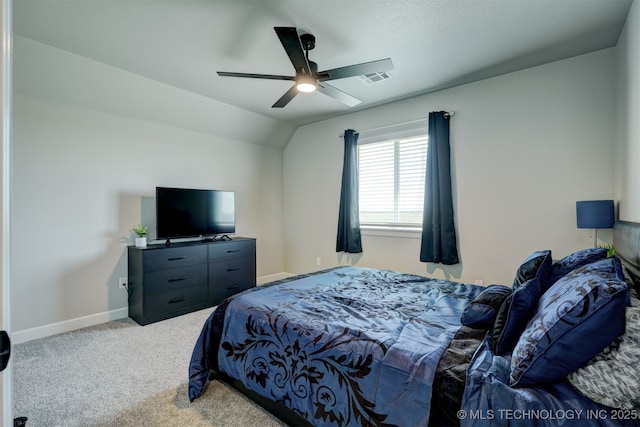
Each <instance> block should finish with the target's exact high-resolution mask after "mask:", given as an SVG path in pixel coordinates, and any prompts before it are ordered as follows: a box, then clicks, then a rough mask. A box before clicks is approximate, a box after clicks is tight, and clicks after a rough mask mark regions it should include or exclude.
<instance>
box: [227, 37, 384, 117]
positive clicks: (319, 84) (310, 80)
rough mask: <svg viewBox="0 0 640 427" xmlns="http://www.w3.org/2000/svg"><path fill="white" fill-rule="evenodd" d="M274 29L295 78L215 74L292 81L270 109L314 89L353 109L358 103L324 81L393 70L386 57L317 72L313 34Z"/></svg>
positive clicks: (282, 105) (229, 73)
mask: <svg viewBox="0 0 640 427" xmlns="http://www.w3.org/2000/svg"><path fill="white" fill-rule="evenodd" d="M274 30H275V32H276V34H277V35H278V38H279V39H280V43H282V47H283V48H284V50H285V52H286V53H287V56H289V59H290V60H291V64H292V65H293V68H294V69H295V72H296V75H295V76H280V75H273V74H253V73H234V72H227V71H218V75H219V76H222V77H243V78H252V79H268V80H291V81H294V85H293V86H292V87H291V89H289V90H288V91H287V92H285V94H284V95H282V97H281V98H280V99H279V100H277V101H276V102H275V104H273V105H272V108H283V107H284V106H286V105H287V104H288V103H289V102H290V101H291V100H292V99H293V98H294V97H295V96H296V95H297V94H298V93H299V92H305V93H311V92H315V91H316V90H317V91H318V92H321V93H323V94H325V95H327V96H330V97H331V98H334V99H336V100H338V101H340V102H342V103H343V104H345V105H347V106H349V107H353V106H355V105H357V104H359V103H360V102H361V101H360V100H359V99H357V98H355V97H353V96H351V95H349V94H347V93H345V92H343V91H341V90H339V89H338V88H336V87H334V86H331V85H330V84H328V83H326V81H327V80H337V79H344V78H347V77H356V76H362V75H365V74H371V73H383V72H385V71H390V70H393V63H392V62H391V59H390V58H386V59H381V60H378V61H371V62H365V63H362V64H355V65H347V66H346V67H340V68H333V69H331V70H325V71H318V65H317V64H316V63H315V62H313V61H309V51H310V50H312V49H313V48H314V47H315V46H316V38H315V37H314V36H313V35H312V34H302V35H298V30H297V29H296V28H295V27H274Z"/></svg>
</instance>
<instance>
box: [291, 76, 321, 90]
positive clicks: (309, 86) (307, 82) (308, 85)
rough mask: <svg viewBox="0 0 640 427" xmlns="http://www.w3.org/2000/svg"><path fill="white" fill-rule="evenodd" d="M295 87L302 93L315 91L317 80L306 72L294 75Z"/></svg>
mask: <svg viewBox="0 0 640 427" xmlns="http://www.w3.org/2000/svg"><path fill="white" fill-rule="evenodd" d="M296 89H298V91H299V92H304V93H311V92H315V90H316V89H318V81H317V80H316V79H315V78H314V77H312V76H310V75H308V74H302V75H300V76H298V77H296Z"/></svg>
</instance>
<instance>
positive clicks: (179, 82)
mask: <svg viewBox="0 0 640 427" xmlns="http://www.w3.org/2000/svg"><path fill="white" fill-rule="evenodd" d="M630 5H631V0H448V1H440V0H438V1H435V0H388V1H382V0H349V1H346V0H229V1H223V0H208V1H205V0H171V1H170V0H136V1H132V0H94V1H82V0H24V1H18V2H14V32H15V33H16V34H17V35H20V36H22V37H25V38H28V39H31V40H35V41H38V42H41V43H45V44H48V45H50V46H54V47H57V48H60V49H63V50H66V51H69V52H72V53H74V54H77V55H81V56H84V57H87V58H91V59H93V60H96V61H99V62H101V63H104V64H108V65H110V66H113V67H117V68H119V69H122V70H125V71H128V72H131V73H135V74H138V75H141V76H144V77H146V78H149V79H152V80H155V81H158V82H161V83H164V84H166V85H169V86H172V87H175V88H179V89H182V90H186V91H190V92H193V93H195V94H199V95H202V96H204V97H207V98H210V99H213V100H217V101H221V102H224V103H227V104H231V105H234V106H236V107H239V108H241V109H244V110H248V111H251V112H254V113H258V114H260V115H264V116H268V117H270V118H273V119H276V120H277V121H279V122H285V123H287V124H290V125H301V124H306V123H311V122H314V121H318V120H322V119H324V118H328V117H332V116H336V115H340V114H345V113H347V112H350V111H356V110H358V109H363V108H367V107H371V106H374V105H379V104H383V103H387V102H390V101H394V100H398V99H403V98H408V97H412V96H415V95H418V94H423V93H428V92H432V91H435V90H439V89H443V88H447V87H452V86H455V85H458V84H462V83H468V82H472V81H476V80H480V79H485V78H488V77H492V76H496V75H500V74H504V73H507V72H511V71H516V70H519V69H524V68H528V67H531V66H535V65H540V64H543V63H548V62H552V61H555V60H558V59H563V58H567V57H571V56H575V55H579V54H583V53H587V52H590V51H594V50H599V49H603V48H607V47H611V46H614V45H615V44H616V42H617V39H618V36H619V34H620V31H621V29H622V27H623V25H624V20H625V18H626V16H627V13H628V10H629V7H630ZM274 26H294V27H297V28H299V29H300V30H303V31H305V32H310V33H313V34H314V35H315V36H316V39H317V42H316V48H315V49H314V50H313V51H311V52H310V59H311V60H313V61H315V62H317V63H318V65H319V68H320V69H321V70H322V69H329V68H335V67H341V66H345V65H350V64H353V63H360V62H367V61H372V60H377V59H382V58H387V57H389V58H391V59H392V61H393V64H394V70H393V71H392V72H391V74H392V78H390V79H388V80H385V81H382V82H380V83H376V84H373V85H367V84H365V83H364V82H363V81H362V80H361V79H359V78H357V77H352V78H347V79H342V80H334V81H333V82H332V84H333V85H334V86H335V87H337V88H339V89H341V90H343V91H345V92H347V93H349V94H351V95H353V96H355V97H357V98H360V99H361V100H362V101H363V102H362V103H361V104H359V105H358V106H357V107H353V108H349V107H346V106H344V105H342V104H340V103H339V102H337V101H335V100H334V99H332V98H329V97H327V96H325V95H323V94H321V93H314V94H301V95H298V96H297V97H296V98H294V100H293V101H292V102H291V103H290V104H289V105H287V106H286V107H285V108H283V109H272V108H271V105H272V104H273V103H274V102H275V101H276V100H277V99H278V98H279V97H280V96H281V95H282V94H283V93H284V92H285V91H286V90H288V89H289V87H290V85H291V83H290V82H286V81H275V80H253V79H238V78H229V77H226V78H225V77H219V76H218V75H217V74H216V71H221V70H222V71H235V72H250V73H265V74H285V75H293V73H294V70H293V68H292V66H291V64H290V62H289V59H288V57H287V55H286V54H285V52H284V50H283V49H282V46H281V44H280V42H279V40H278V38H277V36H276V34H275V32H274V30H273V27H274Z"/></svg>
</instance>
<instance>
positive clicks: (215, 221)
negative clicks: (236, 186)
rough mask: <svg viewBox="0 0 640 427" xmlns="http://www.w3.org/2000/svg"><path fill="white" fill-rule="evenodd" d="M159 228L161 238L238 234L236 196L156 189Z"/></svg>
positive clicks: (224, 192)
mask: <svg viewBox="0 0 640 427" xmlns="http://www.w3.org/2000/svg"><path fill="white" fill-rule="evenodd" d="M156 225H157V232H158V239H177V238H187V237H199V236H203V237H206V236H216V235H219V234H231V233H235V232H236V215H235V193H234V192H233V191H221V190H197V189H189V188H168V187H156Z"/></svg>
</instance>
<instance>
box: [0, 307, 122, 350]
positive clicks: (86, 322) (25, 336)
mask: <svg viewBox="0 0 640 427" xmlns="http://www.w3.org/2000/svg"><path fill="white" fill-rule="evenodd" d="M128 315H129V309H128V307H124V308H117V309H115V310H110V311H105V312H102V313H97V314H90V315H88V316H83V317H76V318H75V319H69V320H65V321H63V322H57V323H51V324H49V325H44V326H38V327H36V328H31V329H25V330H24V331H18V332H13V333H12V334H11V341H12V342H13V344H21V343H25V342H27V341H31V340H36V339H38V338H45V337H48V336H51V335H56V334H61V333H63V332H70V331H74V330H76V329H80V328H86V327H88V326H94V325H98V324H100V323H104V322H109V321H111V320H117V319H123V318H125V317H127V316H128Z"/></svg>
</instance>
